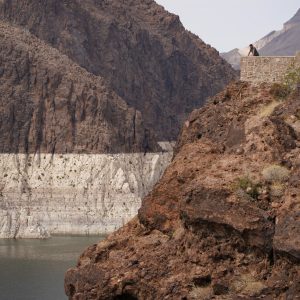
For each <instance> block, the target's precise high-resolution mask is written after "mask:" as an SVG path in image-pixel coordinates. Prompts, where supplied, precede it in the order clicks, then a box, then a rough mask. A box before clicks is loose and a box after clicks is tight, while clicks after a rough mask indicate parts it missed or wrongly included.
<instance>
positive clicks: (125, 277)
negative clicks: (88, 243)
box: [65, 83, 300, 299]
mask: <svg viewBox="0 0 300 300" xmlns="http://www.w3.org/2000/svg"><path fill="white" fill-rule="evenodd" d="M269 90H270V86H267V85H261V86H251V85H249V84H245V83H236V84H233V85H230V86H229V87H228V88H227V89H226V90H225V91H224V92H222V93H220V94H219V95H217V96H216V97H214V98H213V99H211V101H209V103H208V104H207V105H206V106H205V107H203V108H201V109H199V110H196V111H194V112H193V113H192V114H191V116H190V117H189V119H188V121H187V122H186V123H185V125H184V127H183V129H182V132H181V136H180V139H179V141H178V144H177V150H176V155H175V157H174V159H173V162H172V163H171V165H170V166H169V168H168V169H167V170H166V172H165V174H164V176H163V178H162V179H161V180H160V182H159V183H158V184H157V185H156V186H155V188H154V189H153V191H152V192H151V193H150V194H149V195H148V196H147V197H146V198H145V199H144V200H143V203H142V207H141V209H140V210H139V214H138V217H137V218H135V219H134V220H132V221H131V222H130V223H128V224H127V225H126V226H124V227H123V228H122V229H120V230H119V231H117V232H115V233H114V234H112V235H110V236H109V237H108V238H107V240H105V241H102V242H100V243H99V244H98V245H95V246H92V247H90V248H88V249H87V250H86V251H85V252H84V253H83V254H82V255H81V257H80V259H79V261H78V264H77V267H76V268H73V269H70V270H68V272H67V273H66V277H65V290H66V293H67V295H68V296H69V299H298V298H299V282H300V267H299V241H300V235H299V234H300V233H299V228H300V227H299V226H300V225H299V205H300V198H299V196H300V189H299V188H300V186H299V180H298V179H299V176H300V161H299V157H300V147H299V142H300V140H299V132H300V126H299V124H300V120H299V116H298V113H297V112H298V110H299V105H300V103H299V101H300V99H299V96H297V95H292V96H291V97H290V99H286V101H285V102H278V103H276V102H275V103H276V104H277V107H275V105H274V101H276V100H275V99H273V98H272V95H271V94H270V93H269ZM270 107H272V109H270ZM274 107H275V108H274ZM297 116H298V117H297ZM233 126H234V127H235V128H237V129H239V130H232V127H233ZM232 135H233V136H234V137H235V138H233V137H232ZM228 140H231V141H232V140H234V141H235V142H234V143H233V142H230V143H229V142H228ZM297 178H298V179H297Z"/></svg>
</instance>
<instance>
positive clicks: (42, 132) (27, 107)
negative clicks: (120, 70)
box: [0, 22, 160, 153]
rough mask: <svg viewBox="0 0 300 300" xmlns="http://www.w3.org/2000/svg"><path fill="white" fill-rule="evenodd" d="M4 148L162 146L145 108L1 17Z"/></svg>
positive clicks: (0, 140) (0, 134)
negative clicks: (145, 116) (147, 120)
mask: <svg viewBox="0 0 300 300" xmlns="http://www.w3.org/2000/svg"><path fill="white" fill-rule="evenodd" d="M0 29H1V33H0V62H1V64H0V66H1V72H0V93H1V97H0V152H1V153H36V152H43V153H126V152H145V151H148V152H149V151H158V150H159V149H160V147H159V146H158V145H157V143H156V141H155V140H154V139H153V137H152V135H151V132H150V131H149V130H146V129H145V127H144V126H143V121H142V116H141V113H140V112H139V111H137V110H135V109H134V108H131V107H129V106H128V105H127V104H126V103H125V102H124V101H123V100H122V99H121V98H120V97H118V96H117V95H116V94H115V93H114V92H113V91H112V90H111V89H110V88H109V87H107V85H106V83H105V81H104V79H103V78H101V77H100V76H94V75H92V74H90V73H88V72H87V71H85V70H84V69H82V68H80V67H79V66H78V65H76V64H75V63H73V62H72V61H71V60H70V59H68V58H67V57H66V56H64V55H62V54H61V53H60V52H59V51H57V50H56V49H53V48H51V47H49V46H48V45H46V44H45V43H43V42H41V41H40V40H38V39H37V38H35V37H34V36H32V35H31V34H29V33H28V32H26V31H24V30H22V29H18V28H15V27H13V26H11V25H10V24H7V23H4V22H0Z"/></svg>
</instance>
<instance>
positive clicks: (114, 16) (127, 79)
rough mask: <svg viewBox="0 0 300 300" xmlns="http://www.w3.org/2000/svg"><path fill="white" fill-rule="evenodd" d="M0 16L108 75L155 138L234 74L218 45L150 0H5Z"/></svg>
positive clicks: (169, 133)
mask: <svg viewBox="0 0 300 300" xmlns="http://www.w3.org/2000/svg"><path fill="white" fill-rule="evenodd" d="M2 2H3V3H2V4H1V3H0V16H1V18H3V19H5V20H8V21H9V22H12V23H15V24H18V25H20V26H22V27H25V28H27V29H29V30H30V32H32V33H33V34H35V35H36V36H37V37H38V38H40V39H42V40H44V41H46V42H47V43H49V44H51V45H52V46H54V47H55V48H57V49H59V50H60V51H61V52H62V53H64V54H66V55H67V56H68V57H69V58H71V59H72V60H73V61H75V62H76V63H78V64H79V65H80V66H82V67H84V68H86V69H87V70H88V71H89V72H91V73H93V74H95V75H101V76H102V77H103V78H105V79H106V81H107V82H108V84H109V85H110V87H112V88H113V90H114V91H116V93H117V94H118V95H119V96H121V97H122V98H123V99H124V100H125V101H126V102H127V103H128V104H129V105H130V106H132V107H134V108H135V109H137V110H139V111H141V113H142V114H143V119H144V120H145V125H146V127H148V128H153V129H154V130H155V132H156V134H157V136H158V138H159V139H162V140H165V139H168V140H174V139H175V138H176V137H177V134H178V131H179V128H180V127H181V124H182V121H183V120H184V119H185V118H186V116H187V114H188V113H189V112H191V111H192V109H194V108H195V107H199V106H200V105H202V104H203V103H204V101H205V99H206V98H207V97H208V96H212V95H214V94H215V93H216V92H218V91H219V90H221V89H222V88H223V87H224V85H225V84H227V83H228V82H229V81H231V80H232V79H234V78H235V77H236V75H235V73H234V71H233V70H232V68H231V67H230V66H229V65H228V64H227V63H226V62H225V61H224V60H222V59H221V58H220V57H219V55H218V53H217V51H216V50H214V49H213V48H211V47H210V46H208V45H206V44H204V43H203V42H202V41H201V40H200V39H199V38H198V37H196V36H194V35H193V34H191V33H190V32H188V31H186V30H185V29H184V27H183V26H182V24H181V23H180V21H179V18H178V17H177V16H175V15H172V14H170V13H168V12H166V11H165V10H164V9H163V8H162V7H161V6H159V5H157V4H156V3H155V2H154V1H153V0H128V1H119V0H115V1H107V0H105V1H103V0H86V1H79V0H72V1H61V0H47V1H45V0H44V1H38V0H4V1H2Z"/></svg>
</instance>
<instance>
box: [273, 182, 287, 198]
mask: <svg viewBox="0 0 300 300" xmlns="http://www.w3.org/2000/svg"><path fill="white" fill-rule="evenodd" d="M284 190H285V187H284V185H283V184H282V183H278V182H275V183H272V184H271V187H270V193H271V196H273V197H282V196H283V194H284Z"/></svg>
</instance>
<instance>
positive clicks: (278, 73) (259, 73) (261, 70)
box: [241, 52, 300, 83]
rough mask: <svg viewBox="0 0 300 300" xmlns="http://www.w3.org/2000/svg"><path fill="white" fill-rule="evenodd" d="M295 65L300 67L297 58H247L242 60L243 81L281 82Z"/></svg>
mask: <svg viewBox="0 0 300 300" xmlns="http://www.w3.org/2000/svg"><path fill="white" fill-rule="evenodd" d="M293 65H298V66H300V52H298V53H297V54H296V56H247V57H242V59H241V80H242V81H248V82H256V83H260V82H281V81H282V80H283V78H284V76H285V75H286V74H287V72H288V70H289V68H290V67H292V66H293Z"/></svg>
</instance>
